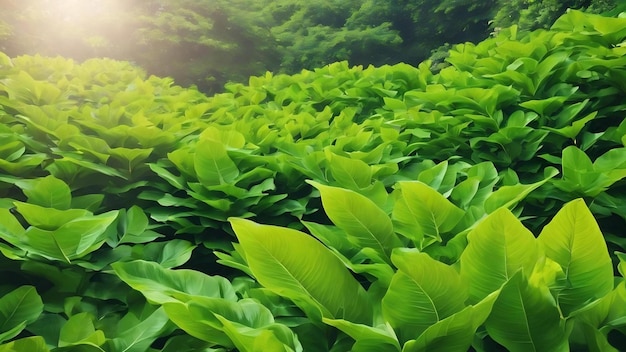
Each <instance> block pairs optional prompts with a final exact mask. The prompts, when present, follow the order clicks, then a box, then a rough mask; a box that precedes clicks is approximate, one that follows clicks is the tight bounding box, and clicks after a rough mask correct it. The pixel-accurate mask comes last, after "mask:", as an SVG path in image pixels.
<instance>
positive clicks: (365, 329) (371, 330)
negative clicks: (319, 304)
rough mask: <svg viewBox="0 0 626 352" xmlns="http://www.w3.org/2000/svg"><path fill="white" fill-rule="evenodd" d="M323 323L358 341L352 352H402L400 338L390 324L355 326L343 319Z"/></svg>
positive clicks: (328, 320) (325, 319) (325, 320)
mask: <svg viewBox="0 0 626 352" xmlns="http://www.w3.org/2000/svg"><path fill="white" fill-rule="evenodd" d="M323 321H324V323H326V324H328V325H331V326H334V327H336V328H337V329H339V330H341V331H343V332H345V333H346V334H348V335H349V336H350V337H352V338H353V339H354V340H355V341H356V342H355V344H354V346H352V349H351V351H354V352H377V351H400V344H399V342H398V338H397V337H396V336H395V332H394V331H393V329H392V328H391V326H389V325H388V324H385V325H382V326H378V327H372V326H368V325H364V324H355V323H352V322H349V321H347V320H343V319H327V318H324V319H323Z"/></svg>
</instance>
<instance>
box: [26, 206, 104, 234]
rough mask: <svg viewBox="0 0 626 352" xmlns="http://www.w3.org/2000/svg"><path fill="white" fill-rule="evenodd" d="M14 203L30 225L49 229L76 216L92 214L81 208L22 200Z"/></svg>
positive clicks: (51, 229) (57, 226)
mask: <svg viewBox="0 0 626 352" xmlns="http://www.w3.org/2000/svg"><path fill="white" fill-rule="evenodd" d="M14 204H15V208H16V209H17V211H18V212H19V213H20V214H21V215H22V216H23V217H24V220H26V221H27V222H28V223H29V224H30V225H31V226H35V227H38V228H40V229H42V230H49V231H53V230H56V229H58V228H59V227H61V226H63V225H64V224H66V223H68V222H70V221H74V220H76V219H78V218H81V217H88V216H91V215H92V213H91V212H89V211H87V210H82V209H66V210H58V209H54V208H49V207H42V206H40V205H36V204H30V203H23V202H14Z"/></svg>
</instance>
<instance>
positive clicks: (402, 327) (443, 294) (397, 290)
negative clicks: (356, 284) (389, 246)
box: [382, 249, 468, 342]
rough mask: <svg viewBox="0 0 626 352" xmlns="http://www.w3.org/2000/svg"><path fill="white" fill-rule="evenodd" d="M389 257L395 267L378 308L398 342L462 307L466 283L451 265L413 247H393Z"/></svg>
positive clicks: (422, 330) (465, 293) (409, 338)
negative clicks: (395, 333) (396, 333)
mask: <svg viewBox="0 0 626 352" xmlns="http://www.w3.org/2000/svg"><path fill="white" fill-rule="evenodd" d="M391 259H392V261H393V263H394V264H395V265H396V267H398V271H397V272H396V274H395V275H394V276H393V278H392V280H391V284H390V286H389V289H388V291H387V293H386V294H385V297H384V298H383V300H382V312H383V316H384V317H385V319H386V321H388V322H389V323H390V324H391V326H392V327H393V328H394V329H396V331H398V332H399V338H400V341H401V342H405V341H408V340H412V339H415V338H417V337H418V336H419V335H421V334H422V332H424V331H425V330H426V329H427V328H428V327H429V326H431V325H433V324H435V323H437V322H439V321H441V320H443V319H445V318H447V317H449V316H451V315H452V314H454V313H457V312H459V311H461V310H462V309H463V308H464V307H465V300H466V299H467V296H468V293H467V286H466V284H465V283H463V282H461V277H460V276H459V273H458V272H457V271H456V270H455V269H454V268H452V267H450V266H447V265H446V264H443V263H441V262H438V261H436V260H434V259H432V258H431V257H430V256H429V255H428V254H426V253H420V252H418V251H417V250H415V249H396V250H394V251H393V254H392V257H391Z"/></svg>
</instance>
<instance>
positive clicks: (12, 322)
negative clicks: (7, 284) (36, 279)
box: [0, 286, 43, 343]
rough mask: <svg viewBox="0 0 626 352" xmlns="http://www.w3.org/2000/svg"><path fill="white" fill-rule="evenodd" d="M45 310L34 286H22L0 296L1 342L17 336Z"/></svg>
mask: <svg viewBox="0 0 626 352" xmlns="http://www.w3.org/2000/svg"><path fill="white" fill-rule="evenodd" d="M42 312H43V303H42V301H41V297H40V296H39V294H37V290H35V287H33V286H20V287H18V288H16V289H15V290H13V291H11V292H9V293H7V294H6V295H4V296H2V298H0V343H2V342H4V341H7V340H9V339H12V338H14V337H15V336H17V335H18V334H19V333H20V332H22V330H24V328H25V327H26V325H28V324H30V323H32V322H34V321H35V320H36V319H37V318H38V317H39V315H40V314H41V313H42Z"/></svg>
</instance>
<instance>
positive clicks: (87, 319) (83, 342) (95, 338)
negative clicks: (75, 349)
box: [59, 312, 105, 351]
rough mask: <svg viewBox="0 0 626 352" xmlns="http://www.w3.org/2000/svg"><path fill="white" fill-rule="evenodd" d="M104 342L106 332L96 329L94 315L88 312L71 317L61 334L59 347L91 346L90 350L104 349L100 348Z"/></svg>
mask: <svg viewBox="0 0 626 352" xmlns="http://www.w3.org/2000/svg"><path fill="white" fill-rule="evenodd" d="M104 342H105V336H104V332H103V331H102V330H96V328H95V327H94V317H93V316H92V315H91V314H90V313H87V312H85V313H78V314H76V315H73V316H72V317H70V319H69V320H68V321H67V323H65V325H63V327H62V328H61V333H60V335H59V347H70V346H89V347H88V348H90V350H94V351H96V350H100V351H104V350H102V349H101V348H99V347H100V346H102V345H103V344H104Z"/></svg>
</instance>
